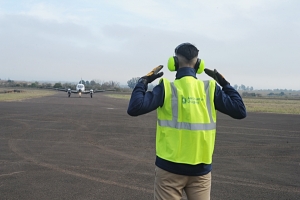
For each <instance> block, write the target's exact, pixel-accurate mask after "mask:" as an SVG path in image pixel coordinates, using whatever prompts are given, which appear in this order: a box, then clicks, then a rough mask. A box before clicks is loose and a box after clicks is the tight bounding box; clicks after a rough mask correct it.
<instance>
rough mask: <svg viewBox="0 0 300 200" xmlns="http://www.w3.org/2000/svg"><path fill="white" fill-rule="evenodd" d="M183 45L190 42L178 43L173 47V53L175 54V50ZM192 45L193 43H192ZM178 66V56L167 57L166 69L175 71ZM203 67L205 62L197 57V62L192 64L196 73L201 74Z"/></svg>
mask: <svg viewBox="0 0 300 200" xmlns="http://www.w3.org/2000/svg"><path fill="white" fill-rule="evenodd" d="M184 45H192V44H190V43H182V44H180V45H178V46H177V47H176V48H175V54H177V51H178V49H179V48H180V47H182V46H184ZM193 46H194V45H193ZM178 68H179V62H178V58H177V56H172V57H170V58H169V60H168V69H169V70H170V71H171V72H173V71H177V70H178ZM204 68H205V64H204V60H201V59H199V58H197V62H196V64H195V66H194V69H195V70H196V72H197V74H201V73H202V72H203V71H204Z"/></svg>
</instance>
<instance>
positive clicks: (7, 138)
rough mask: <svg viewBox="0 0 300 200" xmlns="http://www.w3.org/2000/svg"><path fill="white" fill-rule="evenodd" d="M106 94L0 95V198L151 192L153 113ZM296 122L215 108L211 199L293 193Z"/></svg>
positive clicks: (298, 165) (298, 142) (298, 145)
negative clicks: (136, 111)
mask: <svg viewBox="0 0 300 200" xmlns="http://www.w3.org/2000/svg"><path fill="white" fill-rule="evenodd" d="M106 94H107V93H97V94H95V95H94V96H93V98H90V97H89V96H88V95H86V96H82V97H81V98H79V97H77V96H76V95H74V96H71V97H70V98H68V97H67V95H66V93H59V92H58V93H56V94H55V95H52V96H48V97H42V98H36V99H29V100H23V101H20V102H0V112H1V115H0V119H1V120H0V199H10V200H15V199H23V200H32V199H39V200H40V199H85V200H86V199H131V200H132V199H153V185H154V167H155V165H154V162H155V128H156V112H152V113H149V114H146V115H143V116H139V117H130V116H128V115H127V113H126V110H127V105H128V100H124V99H115V98H109V97H107V96H105V95H106ZM299 122H300V115H281V114H263V113H248V116H247V118H246V119H243V120H234V119H232V118H230V117H228V116H225V115H223V114H221V113H218V122H217V139H216V145H215V153H214V157H213V171H212V193H211V197H212V198H211V199H212V200H221V199H222V200H224V199H236V200H241V199H293V200H294V199H295V200H296V199H299V197H300V178H299V177H300V123H299ZM183 199H186V198H183Z"/></svg>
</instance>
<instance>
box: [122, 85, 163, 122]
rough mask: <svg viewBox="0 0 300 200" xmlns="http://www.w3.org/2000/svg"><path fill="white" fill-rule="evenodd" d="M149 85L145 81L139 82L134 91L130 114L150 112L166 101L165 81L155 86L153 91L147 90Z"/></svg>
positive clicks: (129, 109)
mask: <svg viewBox="0 0 300 200" xmlns="http://www.w3.org/2000/svg"><path fill="white" fill-rule="evenodd" d="M147 89H148V86H147V85H145V84H144V83H138V84H137V85H136V86H135V88H134V89H133V91H132V94H131V98H130V101H129V105H128V109H127V113H128V115H130V116H139V115H143V114H146V113H149V112H151V111H153V110H155V109H157V108H158V107H159V106H162V105H163V101H164V86H163V82H161V83H160V84H159V85H157V86H155V87H154V88H153V90H152V91H147Z"/></svg>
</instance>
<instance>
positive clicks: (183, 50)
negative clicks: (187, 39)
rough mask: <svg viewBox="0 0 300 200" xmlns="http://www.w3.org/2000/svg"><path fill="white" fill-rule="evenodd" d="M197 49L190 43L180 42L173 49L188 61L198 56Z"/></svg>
mask: <svg viewBox="0 0 300 200" xmlns="http://www.w3.org/2000/svg"><path fill="white" fill-rule="evenodd" d="M198 52H199V50H198V49H197V48H196V47H195V46H194V45H192V44H191V43H182V44H180V45H178V46H177V47H176V49H175V54H178V55H181V56H183V57H185V58H186V59H187V60H188V61H190V60H192V59H193V58H195V57H198Z"/></svg>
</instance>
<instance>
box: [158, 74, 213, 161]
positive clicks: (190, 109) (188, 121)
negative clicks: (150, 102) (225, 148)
mask: <svg viewBox="0 0 300 200" xmlns="http://www.w3.org/2000/svg"><path fill="white" fill-rule="evenodd" d="M160 81H163V84H164V89H165V97H164V104H163V106H162V107H159V108H158V109H157V129H156V155H157V156H158V157H160V158H162V159H165V160H168V161H171V162H175V163H183V164H190V165H196V164H200V163H205V164H211V163H212V155H213V151H214V145H215V137H216V118H217V117H216V109H215V105H214V93H215V87H216V82H215V81H214V80H210V81H201V80H198V79H195V78H194V77H191V76H185V77H182V78H181V79H177V80H175V81H174V82H170V81H169V80H167V79H165V78H162V79H161V80H160Z"/></svg>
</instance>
